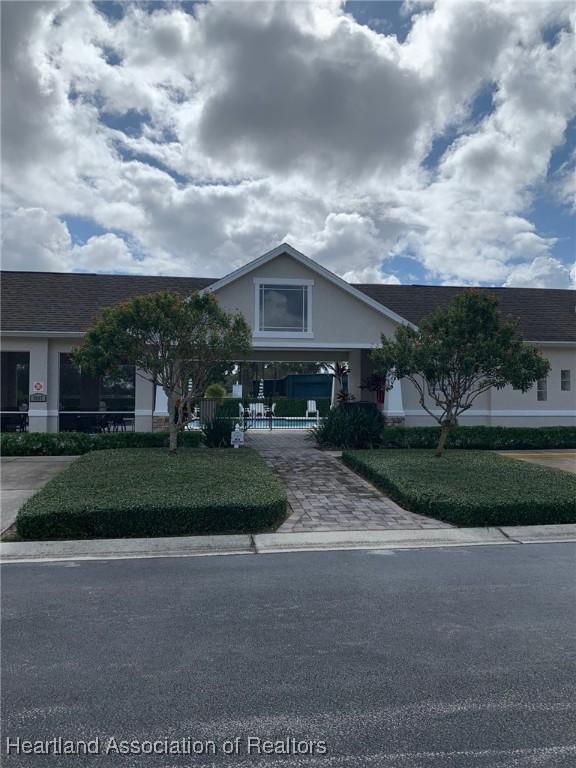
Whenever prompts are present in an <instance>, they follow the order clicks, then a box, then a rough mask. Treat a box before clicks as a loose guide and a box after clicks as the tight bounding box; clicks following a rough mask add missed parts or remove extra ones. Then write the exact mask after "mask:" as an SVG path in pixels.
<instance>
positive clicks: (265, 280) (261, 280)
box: [253, 277, 314, 285]
mask: <svg viewBox="0 0 576 768" xmlns="http://www.w3.org/2000/svg"><path fill="white" fill-rule="evenodd" d="M253 279H254V285H314V280H304V279H303V278H302V279H300V278H298V277H255V278H253Z"/></svg>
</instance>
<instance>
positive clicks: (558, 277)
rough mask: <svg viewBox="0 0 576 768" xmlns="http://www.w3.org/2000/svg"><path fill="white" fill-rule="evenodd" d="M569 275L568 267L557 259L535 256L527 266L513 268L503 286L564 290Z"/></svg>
mask: <svg viewBox="0 0 576 768" xmlns="http://www.w3.org/2000/svg"><path fill="white" fill-rule="evenodd" d="M570 274H571V273H570V270H569V269H568V267H567V266H565V265H564V264H561V263H560V262H559V261H558V259H553V258H552V257H551V256H537V257H536V258H535V259H534V260H533V261H532V262H530V263H529V264H522V265H520V266H518V267H514V268H513V269H512V271H511V272H510V274H509V275H508V279H507V280H506V282H505V283H504V285H506V286H516V287H517V288H566V287H568V282H569V280H570ZM573 277H574V276H572V279H573Z"/></svg>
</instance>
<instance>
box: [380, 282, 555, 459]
mask: <svg viewBox="0 0 576 768" xmlns="http://www.w3.org/2000/svg"><path fill="white" fill-rule="evenodd" d="M371 356H372V362H373V366H374V370H375V372H376V373H377V374H379V375H382V376H386V377H390V376H391V375H392V376H393V377H395V378H398V379H404V378H405V379H408V380H409V381H411V382H412V384H413V385H414V387H415V388H416V391H417V392H418V398H419V402H420V405H421V406H422V408H423V409H424V410H425V411H426V412H427V413H428V414H429V415H430V416H431V417H432V418H433V419H435V420H436V421H437V422H438V423H439V424H440V425H441V427H442V430H441V435H440V440H439V443H438V449H437V454H438V455H441V454H442V452H443V450H444V446H445V443H446V439H447V437H448V433H449V430H450V428H451V427H452V426H454V425H455V424H456V423H457V420H458V417H459V416H460V415H461V414H463V413H465V412H466V411H467V410H468V409H469V408H471V407H472V404H473V403H474V401H475V400H476V398H477V397H479V396H480V395H481V394H483V393H484V392H487V391H488V390H489V389H491V388H494V389H502V388H503V387H505V386H507V385H512V386H513V387H514V388H515V389H519V390H521V391H522V392H526V391H527V390H528V389H529V388H530V387H531V386H532V385H533V384H534V382H535V381H537V380H538V379H541V378H544V377H545V376H546V375H547V373H548V371H549V369H550V366H549V363H548V361H547V360H545V359H544V358H543V357H542V356H541V354H540V353H539V351H538V350H537V349H536V348H535V347H533V346H530V345H528V344H525V343H524V342H523V340H522V336H521V333H520V329H519V326H518V323H517V321H516V320H513V319H510V318H504V317H503V316H502V315H501V314H500V312H499V310H498V300H497V298H496V297H495V296H494V295H492V294H487V293H485V292H480V291H478V290H473V289H471V290H467V291H464V292H463V293H461V294H460V295H458V296H457V297H456V298H455V299H453V301H452V302H450V304H449V305H448V306H447V307H443V308H440V309H438V310H436V311H435V312H433V313H432V314H430V315H428V316H427V317H425V318H424V319H423V320H422V321H421V323H420V326H419V328H417V329H415V328H412V327H410V326H400V327H399V328H398V329H397V331H396V335H395V338H393V339H388V338H386V337H385V336H382V346H381V347H379V348H377V349H375V350H373V352H372V355H371ZM438 411H439V413H438Z"/></svg>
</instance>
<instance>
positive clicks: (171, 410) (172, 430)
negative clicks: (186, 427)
mask: <svg viewBox="0 0 576 768" xmlns="http://www.w3.org/2000/svg"><path fill="white" fill-rule="evenodd" d="M177 448H178V425H177V424H176V399H175V398H174V396H173V395H168V451H169V453H176V449H177Z"/></svg>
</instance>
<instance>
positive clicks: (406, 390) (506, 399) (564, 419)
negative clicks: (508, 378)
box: [402, 345, 576, 427]
mask: <svg viewBox="0 0 576 768" xmlns="http://www.w3.org/2000/svg"><path fill="white" fill-rule="evenodd" d="M540 350H541V352H542V354H543V355H544V357H546V358H547V359H548V360H549V361H550V365H551V371H550V373H549V375H548V399H547V400H546V401H544V402H541V401H539V400H537V396H536V393H537V390H536V385H534V386H533V387H532V388H531V389H529V390H528V392H525V393H523V392H520V391H517V390H514V389H512V387H505V388H504V389H501V390H491V391H489V392H487V393H485V394H484V395H481V396H480V397H478V398H477V399H476V401H475V402H474V406H473V408H471V409H470V411H468V413H466V414H463V415H462V416H461V417H460V423H461V424H463V425H464V424H467V425H471V426H472V425H487V426H502V427H520V426H531V427H542V426H561V425H566V426H570V425H572V426H575V425H576V347H571V346H554V345H549V346H548V345H542V346H541V347H540ZM562 369H569V370H570V371H571V390H570V391H569V392H562V391H561V389H560V371H561V370H562ZM402 395H403V401H404V408H405V412H406V424H407V425H409V426H428V425H432V424H435V421H434V420H433V419H432V418H431V417H430V416H428V414H427V413H426V412H425V411H423V410H422V408H421V407H420V405H419V403H418V393H417V391H416V389H415V387H414V386H413V385H412V384H411V383H410V382H409V381H406V380H404V381H402Z"/></svg>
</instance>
